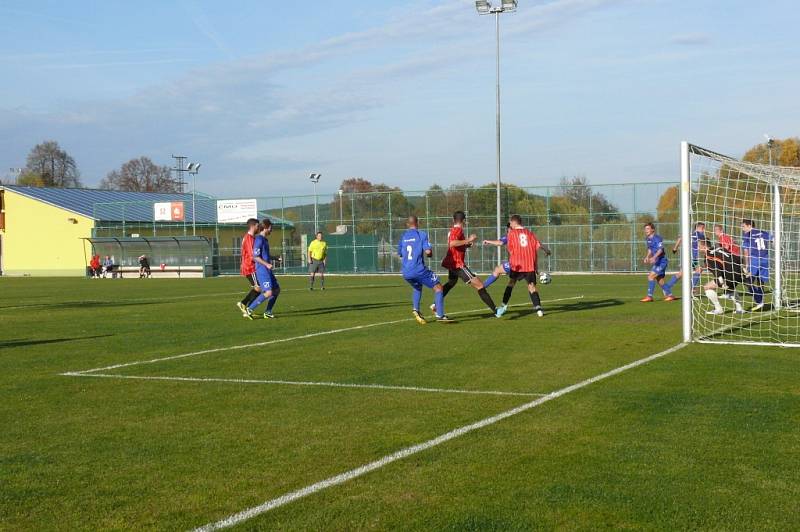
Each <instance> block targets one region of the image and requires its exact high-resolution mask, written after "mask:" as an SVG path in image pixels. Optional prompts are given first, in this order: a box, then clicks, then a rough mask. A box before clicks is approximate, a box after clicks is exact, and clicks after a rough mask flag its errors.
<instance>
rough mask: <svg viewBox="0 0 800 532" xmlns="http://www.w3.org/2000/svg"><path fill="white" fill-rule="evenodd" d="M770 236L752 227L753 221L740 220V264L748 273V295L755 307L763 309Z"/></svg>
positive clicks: (767, 274) (767, 281) (768, 233)
mask: <svg viewBox="0 0 800 532" xmlns="http://www.w3.org/2000/svg"><path fill="white" fill-rule="evenodd" d="M771 241H772V234H770V232H769V231H762V230H761V229H756V228H754V227H753V220H750V219H744V220H742V259H743V260H742V262H743V263H744V264H745V265H746V266H747V268H748V270H749V273H750V287H749V288H750V290H749V291H750V293H752V294H753V301H754V302H755V306H754V307H753V308H752V310H761V309H762V308H764V285H765V284H767V283H769V243H770V242H771Z"/></svg>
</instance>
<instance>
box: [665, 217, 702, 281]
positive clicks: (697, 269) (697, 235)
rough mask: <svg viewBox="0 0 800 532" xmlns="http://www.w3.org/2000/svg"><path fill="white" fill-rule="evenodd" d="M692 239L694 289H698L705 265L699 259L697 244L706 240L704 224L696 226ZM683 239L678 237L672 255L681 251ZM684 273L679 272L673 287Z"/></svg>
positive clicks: (699, 223) (700, 223)
mask: <svg viewBox="0 0 800 532" xmlns="http://www.w3.org/2000/svg"><path fill="white" fill-rule="evenodd" d="M691 238H692V288H693V289H694V288H697V285H699V284H700V274H701V273H703V264H702V262H701V261H700V259H699V253H698V251H697V243H698V242H699V241H700V240H705V239H706V224H704V223H703V222H697V224H695V226H694V231H692V234H691ZM682 240H683V239H682V238H681V237H678V240H676V241H675V245H674V246H672V253H677V252H678V251H680V249H681V241H682ZM682 274H683V272H678V273H677V274H675V277H673V278H672V279H671V280H670V282H672V281H673V280H674V281H675V282H674V283H672V284H673V285H674V284H675V283H676V282H678V279H680V278H681V277H682Z"/></svg>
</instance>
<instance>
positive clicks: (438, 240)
mask: <svg viewBox="0 0 800 532" xmlns="http://www.w3.org/2000/svg"><path fill="white" fill-rule="evenodd" d="M675 186H677V183H676V182H654V183H636V184H615V185H591V186H574V187H563V186H550V187H524V188H523V187H515V186H504V187H503V189H502V194H501V204H502V220H503V225H505V222H506V220H507V219H508V216H509V215H510V214H520V215H521V216H522V217H523V220H524V223H525V224H526V225H527V226H528V227H530V228H531V229H533V230H534V232H536V233H537V234H538V235H539V237H540V239H541V240H542V241H543V242H545V243H547V244H548V246H549V247H550V248H551V249H552V251H553V254H552V255H551V256H550V257H546V258H543V259H541V260H540V267H541V268H546V269H547V270H548V271H553V272H587V273H589V272H636V271H645V270H646V269H647V267H646V265H644V264H642V263H641V258H642V257H643V256H644V254H645V250H644V242H643V240H644V236H643V230H642V224H643V223H644V222H646V221H655V222H656V223H657V224H658V227H657V229H658V232H659V233H660V234H661V235H662V236H663V237H664V239H665V240H666V241H667V242H672V241H674V240H675V239H676V238H677V236H678V234H679V227H678V222H679V214H678V210H677V194H674V200H672V196H673V194H671V191H669V190H668V189H670V188H672V187H675ZM495 201H496V199H495V189H494V188H492V187H482V188H471V187H470V188H449V189H440V188H438V187H432V188H431V189H430V190H427V191H400V190H386V191H378V192H363V193H349V192H345V193H342V194H334V195H331V196H328V195H326V196H322V195H320V196H318V197H316V198H315V197H314V196H313V195H309V196H281V197H264V198H258V208H259V212H260V213H261V215H262V216H268V217H271V218H273V221H274V222H275V226H276V227H275V230H274V231H273V234H272V236H271V237H270V242H271V248H272V251H273V253H274V254H277V255H280V256H281V258H282V263H281V266H280V268H281V271H283V272H286V273H292V272H300V271H303V270H304V268H305V266H306V263H305V256H306V251H305V249H306V245H307V242H309V241H310V238H313V234H314V233H315V230H316V229H319V230H322V231H323V232H324V233H325V239H326V241H327V242H328V244H329V250H330V255H329V264H328V270H329V271H330V272H335V273H373V272H397V271H399V269H400V259H399V257H397V256H396V255H395V253H394V250H395V249H396V245H397V239H398V238H399V237H400V234H401V233H402V232H403V231H404V230H405V220H406V217H407V216H408V215H409V214H416V215H417V216H418V217H419V219H420V226H421V228H422V229H423V230H426V231H428V233H429V238H430V242H431V244H432V245H433V253H434V254H433V258H432V259H431V264H432V265H434V266H438V264H439V262H440V261H441V259H442V257H443V256H444V253H445V252H446V247H447V232H448V230H449V228H450V226H451V223H452V213H453V211H456V210H463V211H464V212H465V213H467V228H466V232H467V233H468V234H473V233H474V234H476V235H477V236H478V239H479V241H480V240H483V239H494V238H496V229H495V224H496V222H495V220H496V219H495V210H496V207H495ZM215 202H216V200H214V199H208V198H198V199H197V201H196V213H197V214H196V216H195V217H194V218H195V220H194V223H192V214H193V213H192V212H191V205H187V206H186V207H187V212H186V221H182V222H153V220H152V215H150V216H149V218H148V216H145V215H143V213H144V212H150V213H152V204H148V205H140V204H139V205H133V204H120V203H115V204H110V203H106V204H96V205H95V218H98V219H99V220H100V221H98V223H97V224H96V228H95V231H94V236H109V237H111V236H113V237H123V236H127V237H130V236H132V235H140V236H143V237H144V236H177V235H192V234H196V235H197V236H205V237H207V238H208V239H209V240H210V241H211V242H212V255H213V268H214V271H215V273H218V274H230V273H236V272H238V269H239V252H240V245H241V237H242V234H243V233H244V230H245V228H244V225H238V224H218V223H216V222H215V221H214V218H215V213H216V203H215ZM659 202H661V207H660V208H657V207H658V206H659ZM148 209H149V210H148ZM315 212H316V215H315ZM145 218H147V219H145ZM315 218H316V223H315ZM337 233H338V234H337ZM468 262H469V264H470V267H471V268H473V269H474V270H476V271H489V270H491V269H492V268H493V267H494V266H495V263H496V262H497V252H496V249H495V248H493V247H488V246H486V247H484V246H480V245H477V246H474V247H473V248H471V249H470V251H469V252H468ZM675 266H676V267H677V262H675Z"/></svg>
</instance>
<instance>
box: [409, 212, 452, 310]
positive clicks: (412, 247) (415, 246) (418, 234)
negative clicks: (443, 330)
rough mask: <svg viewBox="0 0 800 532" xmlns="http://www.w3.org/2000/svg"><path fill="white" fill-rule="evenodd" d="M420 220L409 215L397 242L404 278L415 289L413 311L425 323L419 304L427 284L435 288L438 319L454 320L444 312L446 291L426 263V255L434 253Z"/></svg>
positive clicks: (412, 302)
mask: <svg viewBox="0 0 800 532" xmlns="http://www.w3.org/2000/svg"><path fill="white" fill-rule="evenodd" d="M418 224H419V221H418V220H417V217H416V216H413V215H412V216H409V217H408V220H406V227H408V229H407V230H406V232H405V233H403V235H402V236H401V237H400V242H399V243H398V244H397V253H398V254H399V255H400V257H401V258H402V259H403V279H405V281H406V282H407V283H408V284H410V285H411V287H412V288H413V289H414V290H413V292H412V295H411V304H412V313H413V314H414V319H415V320H417V323H419V324H421V325H424V324H425V323H426V321H425V318H423V317H422V314H420V312H419V305H420V302H421V301H422V287H423V285H424V286H427V287H428V288H430V289H432V290H433V297H434V298H436V303H435V304H434V305H435V307H436V309H438V312H437V313H436V321H440V322H444V323H447V322H450V321H452V320H451V319H450V318H448V317H447V315H446V314H445V313H444V292H443V289H442V283H440V282H439V277H438V276H437V275H436V274H435V273H433V272H432V271H430V270H429V269H428V267H427V266H426V265H425V257H430V256H431V255H432V251H431V245H430V242H428V233H426V232H425V231H420V230H419V227H418Z"/></svg>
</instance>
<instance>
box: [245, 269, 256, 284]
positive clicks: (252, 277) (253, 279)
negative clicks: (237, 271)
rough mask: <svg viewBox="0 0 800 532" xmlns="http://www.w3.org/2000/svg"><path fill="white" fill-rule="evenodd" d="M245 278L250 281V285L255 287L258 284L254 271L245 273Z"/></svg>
mask: <svg viewBox="0 0 800 532" xmlns="http://www.w3.org/2000/svg"><path fill="white" fill-rule="evenodd" d="M245 278H246V279H247V282H248V283H250V286H251V287H253V288H255V287H257V286H258V279H256V272H253V273H251V274H248V275H245Z"/></svg>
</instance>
